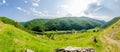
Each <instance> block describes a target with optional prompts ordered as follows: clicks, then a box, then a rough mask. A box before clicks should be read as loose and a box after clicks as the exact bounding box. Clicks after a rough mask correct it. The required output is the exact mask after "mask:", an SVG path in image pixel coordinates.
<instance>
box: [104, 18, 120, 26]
mask: <svg viewBox="0 0 120 52" xmlns="http://www.w3.org/2000/svg"><path fill="white" fill-rule="evenodd" d="M119 20H120V17H115V18H113V19H112V20H110V21H108V22H107V23H106V24H105V25H104V26H103V28H107V27H109V26H111V25H113V24H114V23H116V22H117V21H119Z"/></svg>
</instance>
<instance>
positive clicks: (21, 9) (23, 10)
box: [16, 7, 30, 14]
mask: <svg viewBox="0 0 120 52" xmlns="http://www.w3.org/2000/svg"><path fill="white" fill-rule="evenodd" d="M16 8H17V9H18V10H20V11H22V12H25V13H27V14H30V13H29V12H28V11H27V10H25V9H23V8H21V7H16Z"/></svg>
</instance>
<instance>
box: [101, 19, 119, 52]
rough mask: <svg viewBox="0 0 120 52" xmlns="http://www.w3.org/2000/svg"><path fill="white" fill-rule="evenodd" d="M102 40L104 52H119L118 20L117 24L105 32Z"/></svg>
mask: <svg viewBox="0 0 120 52" xmlns="http://www.w3.org/2000/svg"><path fill="white" fill-rule="evenodd" d="M100 39H101V41H102V42H103V43H102V44H103V52H119V51H120V49H119V48H120V41H119V40H120V20H118V19H117V21H116V22H115V23H112V24H111V25H110V26H109V27H107V28H106V29H105V30H103V31H102V32H101V36H100Z"/></svg>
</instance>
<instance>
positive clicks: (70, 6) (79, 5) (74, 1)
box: [60, 0, 100, 16]
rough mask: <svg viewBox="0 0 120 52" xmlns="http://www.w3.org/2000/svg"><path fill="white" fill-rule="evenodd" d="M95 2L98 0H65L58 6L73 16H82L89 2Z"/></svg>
mask: <svg viewBox="0 0 120 52" xmlns="http://www.w3.org/2000/svg"><path fill="white" fill-rule="evenodd" d="M97 2H98V0H67V1H66V3H65V4H63V5H61V6H60V8H62V10H63V11H66V12H67V13H68V14H72V15H73V16H84V15H85V14H84V11H85V10H86V9H87V7H88V6H89V4H91V3H97ZM98 5H100V4H98ZM66 15H67V14H66Z"/></svg>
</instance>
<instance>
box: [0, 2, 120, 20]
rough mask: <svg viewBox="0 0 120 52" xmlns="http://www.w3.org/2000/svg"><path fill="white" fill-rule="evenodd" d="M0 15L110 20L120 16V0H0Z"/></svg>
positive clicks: (22, 17)
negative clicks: (82, 17) (83, 17)
mask: <svg viewBox="0 0 120 52" xmlns="http://www.w3.org/2000/svg"><path fill="white" fill-rule="evenodd" d="M0 16H6V17H8V18H10V19H13V20H15V21H18V22H23V21H28V20H31V19H35V18H47V19H48V18H60V17H81V16H86V17H90V18H94V19H99V20H105V21H109V20H111V19H112V18H114V17H117V16H120V0H0Z"/></svg>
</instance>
